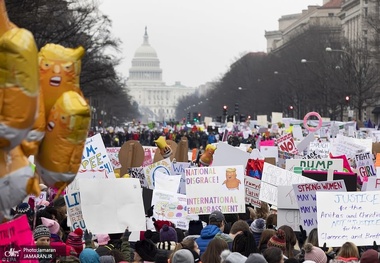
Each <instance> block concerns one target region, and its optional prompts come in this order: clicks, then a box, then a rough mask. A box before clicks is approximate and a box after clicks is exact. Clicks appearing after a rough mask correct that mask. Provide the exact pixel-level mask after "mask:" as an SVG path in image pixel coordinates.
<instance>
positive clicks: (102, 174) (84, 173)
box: [66, 169, 107, 193]
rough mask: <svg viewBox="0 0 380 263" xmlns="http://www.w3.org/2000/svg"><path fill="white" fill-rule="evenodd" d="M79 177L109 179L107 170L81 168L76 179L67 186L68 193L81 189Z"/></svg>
mask: <svg viewBox="0 0 380 263" xmlns="http://www.w3.org/2000/svg"><path fill="white" fill-rule="evenodd" d="M79 179H107V171H106V170H104V169H103V170H79V171H78V173H77V176H75V179H74V181H72V182H71V183H70V184H69V185H68V186H67V188H66V191H67V192H68V193H72V192H77V191H79V183H78V180H79Z"/></svg>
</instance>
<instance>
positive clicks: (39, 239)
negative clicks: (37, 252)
mask: <svg viewBox="0 0 380 263" xmlns="http://www.w3.org/2000/svg"><path fill="white" fill-rule="evenodd" d="M33 238H34V241H35V243H36V245H37V246H49V245H50V231H49V228H47V227H46V226H44V225H38V226H36V228H35V229H34V231H33Z"/></svg>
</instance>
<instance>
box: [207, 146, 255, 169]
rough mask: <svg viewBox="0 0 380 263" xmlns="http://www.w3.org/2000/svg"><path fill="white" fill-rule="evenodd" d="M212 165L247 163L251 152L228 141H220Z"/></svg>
mask: <svg viewBox="0 0 380 263" xmlns="http://www.w3.org/2000/svg"><path fill="white" fill-rule="evenodd" d="M213 157H214V160H213V162H212V166H224V165H243V166H244V167H245V165H246V164H247V161H248V159H249V153H248V152H244V151H241V150H239V149H238V148H236V147H233V146H231V145H229V144H227V143H218V148H217V149H216V151H215V153H214V156H213Z"/></svg>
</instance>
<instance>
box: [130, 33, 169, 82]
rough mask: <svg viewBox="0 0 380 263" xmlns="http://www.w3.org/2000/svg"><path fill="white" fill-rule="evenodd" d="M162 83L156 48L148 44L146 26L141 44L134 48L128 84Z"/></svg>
mask: <svg viewBox="0 0 380 263" xmlns="http://www.w3.org/2000/svg"><path fill="white" fill-rule="evenodd" d="M147 83H149V84H150V85H163V84H164V83H163V82H162V69H161V68H160V60H159V59H158V57H157V53H156V50H155V49H154V48H153V47H151V46H150V44H149V37H148V32H147V28H146V27H145V34H144V39H143V43H142V45H141V46H140V47H139V48H138V49H137V50H136V52H135V55H134V57H133V59H132V67H131V68H130V69H129V78H128V84H129V85H145V84H147Z"/></svg>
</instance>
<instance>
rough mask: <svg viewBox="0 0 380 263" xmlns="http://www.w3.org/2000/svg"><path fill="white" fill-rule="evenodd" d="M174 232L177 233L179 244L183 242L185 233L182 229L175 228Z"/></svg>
mask: <svg viewBox="0 0 380 263" xmlns="http://www.w3.org/2000/svg"><path fill="white" fill-rule="evenodd" d="M174 230H175V231H176V233H177V242H181V241H182V240H183V239H184V238H185V233H184V231H183V230H182V229H180V228H177V227H174Z"/></svg>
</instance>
